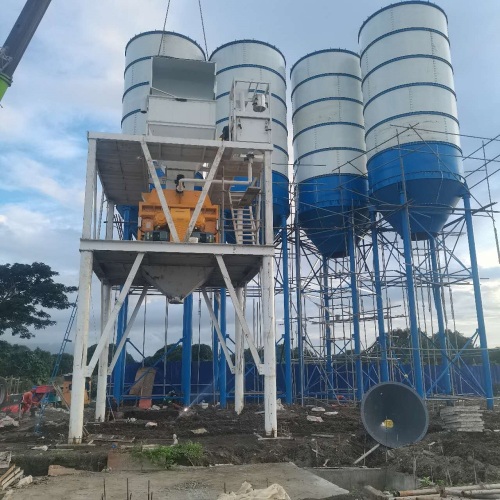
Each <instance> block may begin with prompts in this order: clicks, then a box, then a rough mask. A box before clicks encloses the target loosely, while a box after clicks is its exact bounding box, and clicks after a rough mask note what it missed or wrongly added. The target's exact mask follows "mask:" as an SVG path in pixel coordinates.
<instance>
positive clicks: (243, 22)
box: [0, 0, 500, 353]
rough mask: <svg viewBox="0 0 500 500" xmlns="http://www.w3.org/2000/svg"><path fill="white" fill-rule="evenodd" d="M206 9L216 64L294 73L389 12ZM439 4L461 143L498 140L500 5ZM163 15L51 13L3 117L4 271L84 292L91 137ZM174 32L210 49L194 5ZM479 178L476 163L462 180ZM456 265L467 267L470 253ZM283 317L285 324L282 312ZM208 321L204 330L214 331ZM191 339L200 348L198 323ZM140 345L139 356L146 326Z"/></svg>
mask: <svg viewBox="0 0 500 500" xmlns="http://www.w3.org/2000/svg"><path fill="white" fill-rule="evenodd" d="M202 3H203V6H204V21H205V27H206V33H207V42H208V48H209V52H210V53H211V52H212V51H213V49H215V48H216V47H217V46H219V45H221V44H223V43H226V42H229V41H232V40H235V39H241V38H256V39H260V40H264V41H267V42H270V43H272V44H274V45H276V46H277V47H278V48H280V49H281V51H282V52H283V53H284V54H285V56H286V58H287V64H288V68H290V67H291V65H292V64H293V63H294V62H295V61H296V60H297V59H298V58H300V57H301V56H303V55H305V54H307V53H309V52H311V51H314V50H318V49H323V48H329V47H342V48H348V49H351V50H358V46H357V34H358V30H359V27H360V26H361V24H362V22H363V21H364V20H365V19H366V18H367V17H368V16H369V15H370V14H372V13H373V12H374V11H375V10H377V9H378V8H379V7H383V6H385V5H388V4H389V2H388V1H385V0H351V1H345V0H310V1H309V2H303V1H300V2H299V1H298V0H265V1H264V0H254V1H252V2H243V1H241V0H232V1H229V0H203V2H202ZM437 3H438V4H439V5H440V6H442V7H443V8H444V9H445V10H446V11H447V14H448V17H449V24H450V37H451V43H452V59H453V65H454V69H455V83H456V90H457V94H458V106H459V118H460V122H461V131H462V133H463V134H468V135H473V136H478V137H494V136H496V135H498V134H500V113H498V109H497V108H498V107H500V86H499V85H498V82H499V81H500V65H499V64H498V62H497V61H498V51H499V48H500V30H498V25H499V23H500V1H499V0H479V1H476V2H471V1H470V0H441V1H438V2H437ZM23 5H24V0H2V15H1V17H0V43H3V41H4V40H5V38H6V37H7V34H8V32H9V31H10V29H11V27H12V25H13V23H14V22H15V19H16V18H17V16H18V14H19V12H20V11H21V9H22V7H23ZM166 5H167V1H166V0H140V1H139V0H80V1H78V0H53V1H52V4H51V6H50V7H49V10H48V11H47V14H46V17H45V19H44V20H43V22H42V24H41V26H40V28H39V30H38V32H37V33H36V35H35V38H34V39H33V41H32V43H31V45H30V47H29V49H28V51H27V53H26V55H25V57H24V59H23V61H22V62H21V64H20V65H19V67H18V69H17V72H16V74H15V77H14V84H13V86H12V87H11V89H9V90H8V92H7V94H6V96H5V97H4V100H3V103H2V104H3V109H0V172H1V173H0V262H1V263H7V262H9V263H13V262H25V263H31V262H33V261H42V262H45V263H47V264H49V265H50V266H52V267H53V269H55V270H57V271H58V272H59V273H60V274H61V276H60V278H61V280H62V281H63V282H65V283H67V284H74V285H77V284H78V263H79V253H78V244H79V236H80V232H81V221H82V199H83V187H84V169H85V159H86V148H87V143H86V131H87V130H94V131H109V132H119V131H120V118H121V96H122V93H123V70H124V48H125V45H126V43H127V41H128V40H129V39H130V38H131V37H132V36H134V35H135V34H137V33H140V32H143V31H148V30H152V29H161V27H162V25H163V18H164V15H165V9H166ZM167 29H168V30H173V31H177V32H180V33H184V34H186V35H189V36H190V37H192V38H194V39H195V40H197V41H198V42H199V43H200V44H201V45H204V42H203V36H202V30H201V22H200V18H199V12H198V2H197V0H171V8H170V14H169V20H168V23H167ZM290 129H291V126H290ZM480 144H481V141H480V140H476V139H464V140H463V149H464V153H466V154H467V153H468V152H471V151H473V150H474V149H476V148H477V147H478V146H480ZM499 149H500V148H499V147H498V146H497V145H496V144H493V145H491V146H489V147H488V148H487V150H486V154H487V156H488V157H489V158H493V157H494V156H496V155H497V154H499V153H500V151H499ZM290 150H291V148H290ZM477 166H478V165H477V163H474V162H469V163H467V164H466V169H467V168H474V167H477ZM496 168H498V163H493V164H492V169H493V170H495V169H496ZM499 187H500V175H499V176H498V178H497V177H493V178H492V182H491V188H492V197H493V199H494V200H497V199H498V195H499V194H500V193H499V191H500V189H499ZM477 197H478V199H480V201H481V202H482V203H483V204H486V203H488V199H487V194H486V192H485V189H484V188H481V189H479V190H478V191H477ZM477 239H478V252H479V258H480V264H481V276H482V278H489V280H488V281H486V282H485V286H484V288H483V291H484V302H485V311H486V317H487V325H488V335H489V338H490V343H491V345H500V331H499V330H498V323H499V319H500V314H499V313H498V304H499V300H500V272H499V267H498V260H497V256H496V250H495V246H494V238H493V231H492V227H491V222H490V221H488V220H486V219H482V220H479V221H478V223H477ZM458 253H459V255H460V257H461V258H463V259H464V261H465V262H467V255H466V249H465V246H464V245H461V246H460V247H459V248H458ZM456 300H457V305H456V313H457V317H458V326H459V327H460V328H459V329H461V330H462V331H464V333H467V334H472V333H473V332H474V330H475V325H474V321H473V319H474V318H473V314H474V310H473V307H471V306H473V304H472V302H471V292H470V290H469V291H464V292H461V293H458V295H457V298H456ZM96 303H97V302H96ZM249 307H250V309H251V305H250V306H249ZM96 308H97V306H94V308H93V311H92V319H91V334H90V335H91V338H90V343H94V342H95V341H96V339H97V335H98V332H97V327H98V323H99V317H98V311H97V309H96ZM164 308H165V305H164V301H163V300H161V299H154V300H152V301H151V302H150V303H149V304H148V329H147V331H148V340H147V345H146V351H147V352H148V353H151V352H154V351H155V350H156V349H158V348H159V347H161V345H162V342H163V326H162V325H163V322H164ZM196 309H197V306H195V310H196ZM171 312H172V314H171V320H172V328H171V329H170V330H169V338H168V341H169V342H171V340H173V339H174V338H175V337H177V336H178V335H179V332H180V317H181V316H180V312H181V308H180V307H179V306H177V307H176V308H173V307H172V308H171ZM277 317H278V318H280V317H282V312H281V306H279V307H278V311H277ZM54 318H55V319H57V320H58V324H57V326H56V327H53V328H49V329H47V330H46V331H43V332H38V333H37V336H36V339H35V340H34V341H32V343H36V344H38V345H41V346H42V347H46V348H50V349H52V350H54V349H55V350H57V348H58V347H59V345H60V342H61V339H62V335H63V333H64V329H65V327H66V323H67V320H68V318H69V312H67V311H66V312H56V313H55V314H54ZM204 318H205V316H203V317H202V323H205V324H207V321H205V319H204ZM278 329H279V330H280V328H279V327H278ZM195 330H196V333H195V335H196V338H197V335H198V333H197V332H198V319H196V321H195ZM204 332H205V330H203V329H201V335H202V340H207V339H206V338H205V339H204V338H203V337H204ZM4 338H5V339H6V340H9V341H15V340H16V339H14V338H12V337H10V336H6V337H4ZM133 339H134V340H135V342H136V343H138V344H142V325H141V326H140V327H139V326H138V327H137V329H136V331H135V332H134V334H133Z"/></svg>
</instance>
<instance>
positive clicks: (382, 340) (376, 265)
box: [370, 206, 389, 382]
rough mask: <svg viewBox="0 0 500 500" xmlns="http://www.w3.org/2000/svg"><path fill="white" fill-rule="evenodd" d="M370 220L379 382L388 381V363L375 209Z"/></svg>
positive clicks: (371, 211) (371, 209) (372, 210)
mask: <svg viewBox="0 0 500 500" xmlns="http://www.w3.org/2000/svg"><path fill="white" fill-rule="evenodd" d="M370 220H371V224H372V251H373V278H374V282H375V300H376V304H377V325H378V343H379V346H380V354H381V362H380V379H381V382H388V381H389V363H388V361H387V336H386V333H385V323H384V302H383V299H382V283H381V281H380V257H379V253H378V229H377V212H376V210H375V207H373V206H372V207H370Z"/></svg>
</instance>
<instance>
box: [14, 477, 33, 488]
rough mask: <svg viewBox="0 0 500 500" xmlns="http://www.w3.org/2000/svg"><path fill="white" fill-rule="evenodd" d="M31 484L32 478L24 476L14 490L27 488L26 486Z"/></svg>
mask: <svg viewBox="0 0 500 500" xmlns="http://www.w3.org/2000/svg"><path fill="white" fill-rule="evenodd" d="M32 482H33V476H26V477H23V478H22V479H21V480H20V481H19V482H18V483H17V484H16V488H22V487H23V486H28V484H31V483H32Z"/></svg>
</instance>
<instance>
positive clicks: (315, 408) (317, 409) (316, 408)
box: [311, 406, 326, 412]
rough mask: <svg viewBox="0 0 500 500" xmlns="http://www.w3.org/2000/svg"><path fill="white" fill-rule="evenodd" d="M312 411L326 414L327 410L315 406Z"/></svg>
mask: <svg viewBox="0 0 500 500" xmlns="http://www.w3.org/2000/svg"><path fill="white" fill-rule="evenodd" d="M311 411H317V412H320V411H325V412H326V410H325V409H324V408H322V407H321V406H315V407H314V408H311Z"/></svg>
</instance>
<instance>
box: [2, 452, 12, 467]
mask: <svg viewBox="0 0 500 500" xmlns="http://www.w3.org/2000/svg"><path fill="white" fill-rule="evenodd" d="M11 459H12V452H10V451H1V452H0V469H8V468H9V466H10V461H11Z"/></svg>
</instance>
